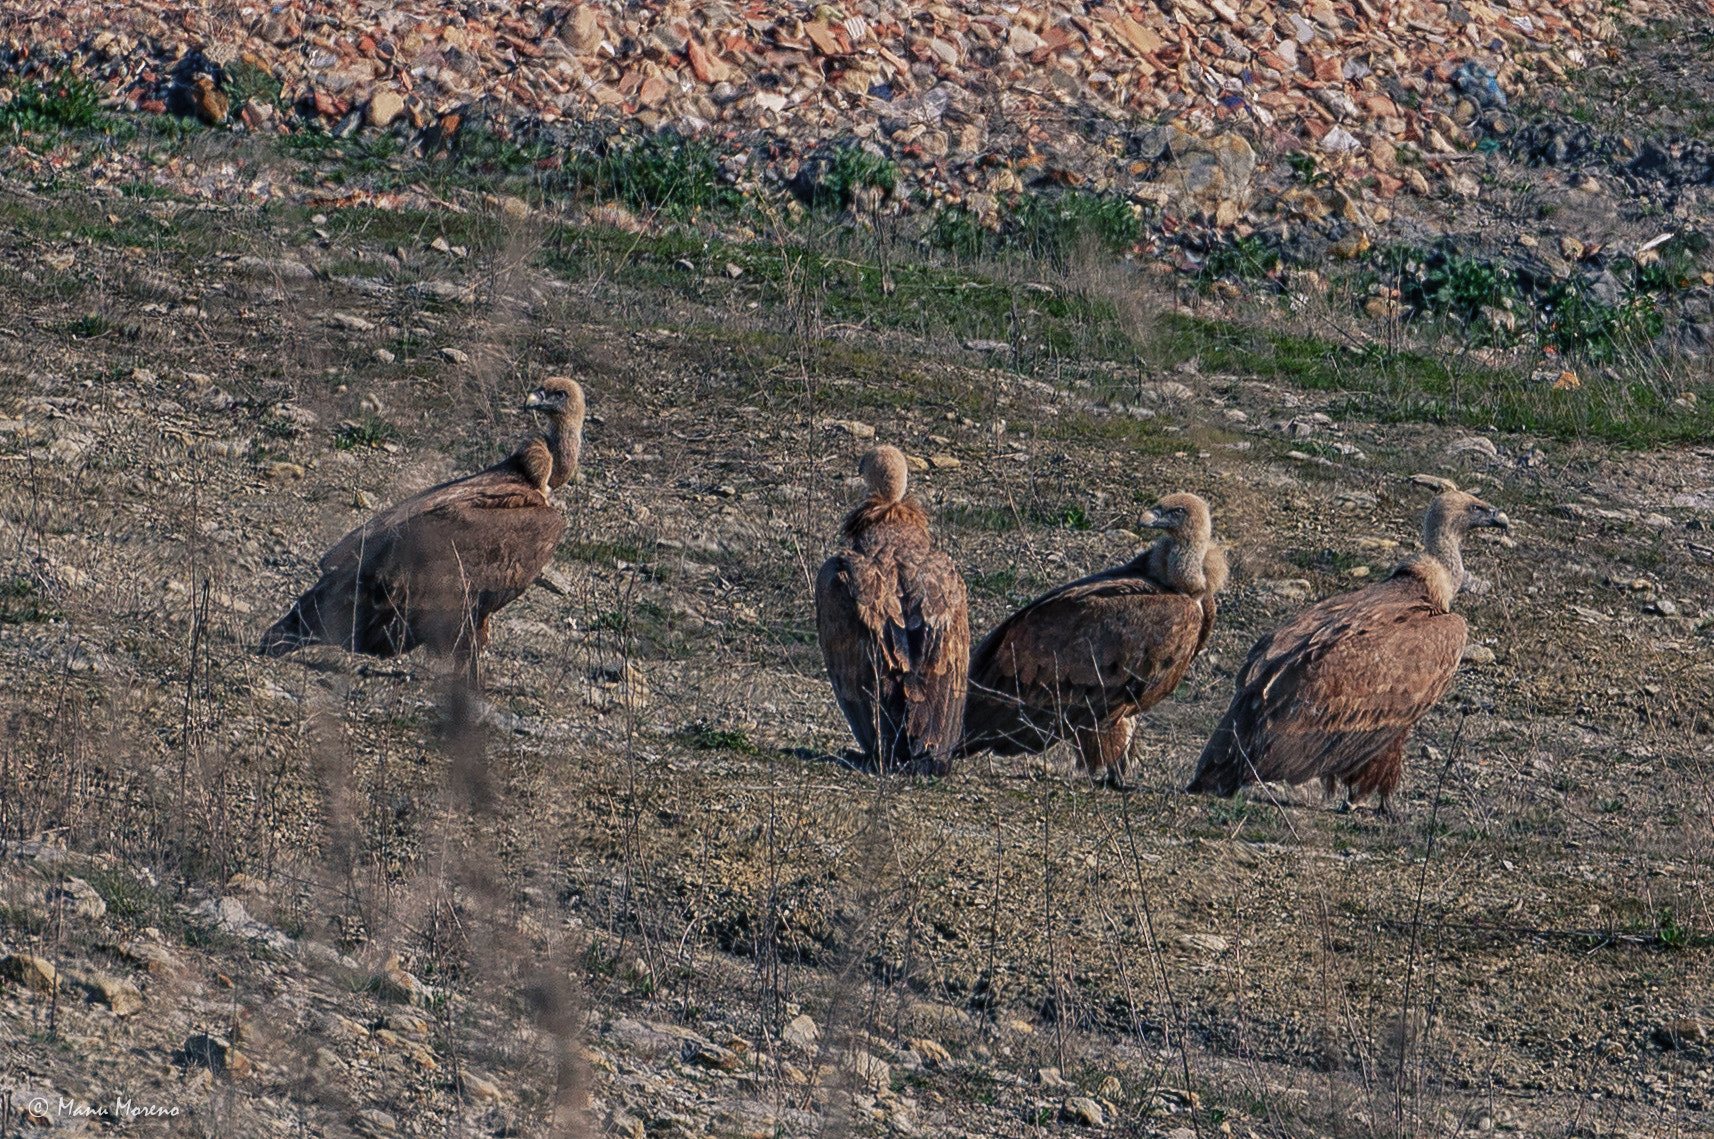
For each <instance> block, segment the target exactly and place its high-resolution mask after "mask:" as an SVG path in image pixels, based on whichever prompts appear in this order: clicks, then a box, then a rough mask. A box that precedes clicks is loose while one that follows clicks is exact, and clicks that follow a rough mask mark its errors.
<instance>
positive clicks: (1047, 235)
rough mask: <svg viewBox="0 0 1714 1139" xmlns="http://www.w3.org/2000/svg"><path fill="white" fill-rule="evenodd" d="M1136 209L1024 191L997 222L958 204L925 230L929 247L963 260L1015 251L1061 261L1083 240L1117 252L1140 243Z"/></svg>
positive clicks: (1107, 199) (1101, 198) (1117, 202)
mask: <svg viewBox="0 0 1714 1139" xmlns="http://www.w3.org/2000/svg"><path fill="white" fill-rule="evenodd" d="M1144 230H1145V223H1144V217H1143V213H1142V210H1141V209H1140V207H1137V206H1134V205H1132V204H1131V203H1130V202H1128V201H1126V200H1125V199H1123V198H1119V197H1112V196H1108V195H1100V194H1090V193H1085V192H1084V191H1081V190H1070V191H1067V192H1065V193H1063V194H1057V195H1049V194H1040V193H1036V194H1025V195H1023V196H1022V197H1020V198H1019V199H1018V200H1017V202H1016V203H1014V204H1010V205H1008V206H1006V207H1005V208H1003V209H1001V210H1000V214H999V221H998V225H997V226H996V227H994V228H989V227H986V226H984V225H982V224H981V222H980V220H979V219H978V218H977V217H976V215H975V214H973V213H972V212H971V211H969V210H967V209H965V208H964V207H961V206H955V207H951V208H948V209H943V210H941V211H940V212H939V213H938V214H937V215H936V216H935V219H934V221H933V223H932V224H931V226H930V228H929V232H928V241H929V243H930V244H931V245H934V246H935V247H937V248H939V249H942V250H945V251H946V252H948V253H952V254H955V255H957V256H959V257H963V258H982V257H992V256H994V255H996V254H1001V253H1007V252H1017V253H1023V254H1026V255H1028V256H1030V257H1033V258H1036V259H1039V260H1042V261H1047V262H1050V263H1054V264H1061V265H1063V264H1064V263H1066V262H1067V261H1068V260H1069V259H1070V258H1071V257H1072V256H1073V255H1074V254H1075V253H1076V252H1077V251H1078V250H1079V249H1081V248H1082V247H1083V246H1085V245H1086V244H1094V245H1096V246H1099V247H1102V248H1105V249H1106V250H1108V251H1109V252H1114V253H1118V252H1121V251H1123V250H1125V249H1128V248H1130V247H1131V246H1133V245H1135V244H1136V243H1137V242H1139V241H1141V240H1142V238H1143V235H1144Z"/></svg>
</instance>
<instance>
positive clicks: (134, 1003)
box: [88, 973, 145, 1016]
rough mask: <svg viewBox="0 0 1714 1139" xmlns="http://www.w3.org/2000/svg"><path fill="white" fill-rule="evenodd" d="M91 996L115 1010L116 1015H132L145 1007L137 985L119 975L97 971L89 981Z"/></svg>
mask: <svg viewBox="0 0 1714 1139" xmlns="http://www.w3.org/2000/svg"><path fill="white" fill-rule="evenodd" d="M88 989H89V994H90V996H92V997H94V998H95V999H96V1000H98V1001H100V1002H101V1003H102V1004H104V1005H106V1006H107V1007H108V1008H110V1009H112V1010H113V1015H114V1016H130V1015H131V1014H132V1013H134V1012H138V1011H140V1010H141V1009H142V1008H143V1005H144V1004H145V1001H144V1000H143V994H142V993H141V992H139V991H138V990H137V986H136V985H133V984H132V983H131V982H130V981H126V980H123V979H121V978H119V977H110V976H108V975H107V974H105V973H97V974H96V975H95V976H93V977H91V978H90V979H89V981H88Z"/></svg>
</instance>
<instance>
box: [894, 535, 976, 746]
mask: <svg viewBox="0 0 1714 1139" xmlns="http://www.w3.org/2000/svg"><path fill="white" fill-rule="evenodd" d="M901 568H902V570H903V573H902V574H901V577H902V582H901V584H903V586H904V590H903V594H904V605H903V607H902V613H901V615H902V616H903V617H904V631H905V640H906V644H907V645H908V646H909V652H910V658H909V666H910V672H909V674H908V676H907V677H906V678H905V682H904V687H905V698H906V700H908V701H909V704H910V711H909V713H908V720H907V723H908V728H909V732H910V738H911V739H912V740H913V741H914V742H915V744H916V745H917V746H918V747H919V748H920V749H921V750H922V751H923V752H924V753H926V754H927V755H928V756H930V757H932V759H933V760H934V762H935V763H936V764H937V765H939V766H944V764H946V763H947V762H949V761H950V760H951V758H952V753H953V749H954V748H956V747H957V746H958V738H959V736H960V735H961V734H962V733H963V730H964V698H965V690H966V682H967V679H968V676H969V672H970V610H969V604H968V601H967V599H966V596H965V591H964V579H963V578H962V577H960V576H959V574H958V567H957V566H955V565H954V564H953V562H952V559H951V558H950V557H948V556H947V555H945V554H943V553H940V552H938V551H936V552H930V553H925V554H923V555H921V556H918V557H915V558H911V559H909V560H907V561H906V563H905V564H904V566H903V567H901Z"/></svg>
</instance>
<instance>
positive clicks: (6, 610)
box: [0, 574, 65, 625]
mask: <svg viewBox="0 0 1714 1139" xmlns="http://www.w3.org/2000/svg"><path fill="white" fill-rule="evenodd" d="M64 616H65V614H64V613H62V612H60V610H59V607H58V606H56V605H54V604H53V603H52V602H51V601H49V600H48V599H47V597H46V595H45V594H43V592H42V588H41V586H40V585H39V584H38V583H37V582H36V580H35V579H34V578H30V577H25V576H24V575H22V574H18V575H15V576H13V577H10V578H6V579H4V580H0V625H34V624H39V623H41V622H44V621H58V620H60V619H61V618H62V617H64Z"/></svg>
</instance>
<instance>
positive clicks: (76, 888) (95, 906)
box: [47, 878, 107, 919]
mask: <svg viewBox="0 0 1714 1139" xmlns="http://www.w3.org/2000/svg"><path fill="white" fill-rule="evenodd" d="M47 898H48V904H49V905H54V904H56V903H58V904H60V905H63V906H64V907H65V908H66V909H68V910H70V911H71V912H72V913H74V914H76V915H77V916H78V917H80V918H90V919H94V918H99V917H101V916H102V915H103V914H105V913H106V912H107V902H106V901H105V900H103V899H102V897H101V894H100V893H99V892H98V891H97V890H96V889H95V887H94V886H91V885H90V884H89V883H88V882H85V881H84V880H83V879H82V878H67V879H66V880H65V884H64V885H61V886H54V887H52V888H51V889H49V890H48V895H47ZM62 899H63V900H62Z"/></svg>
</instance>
